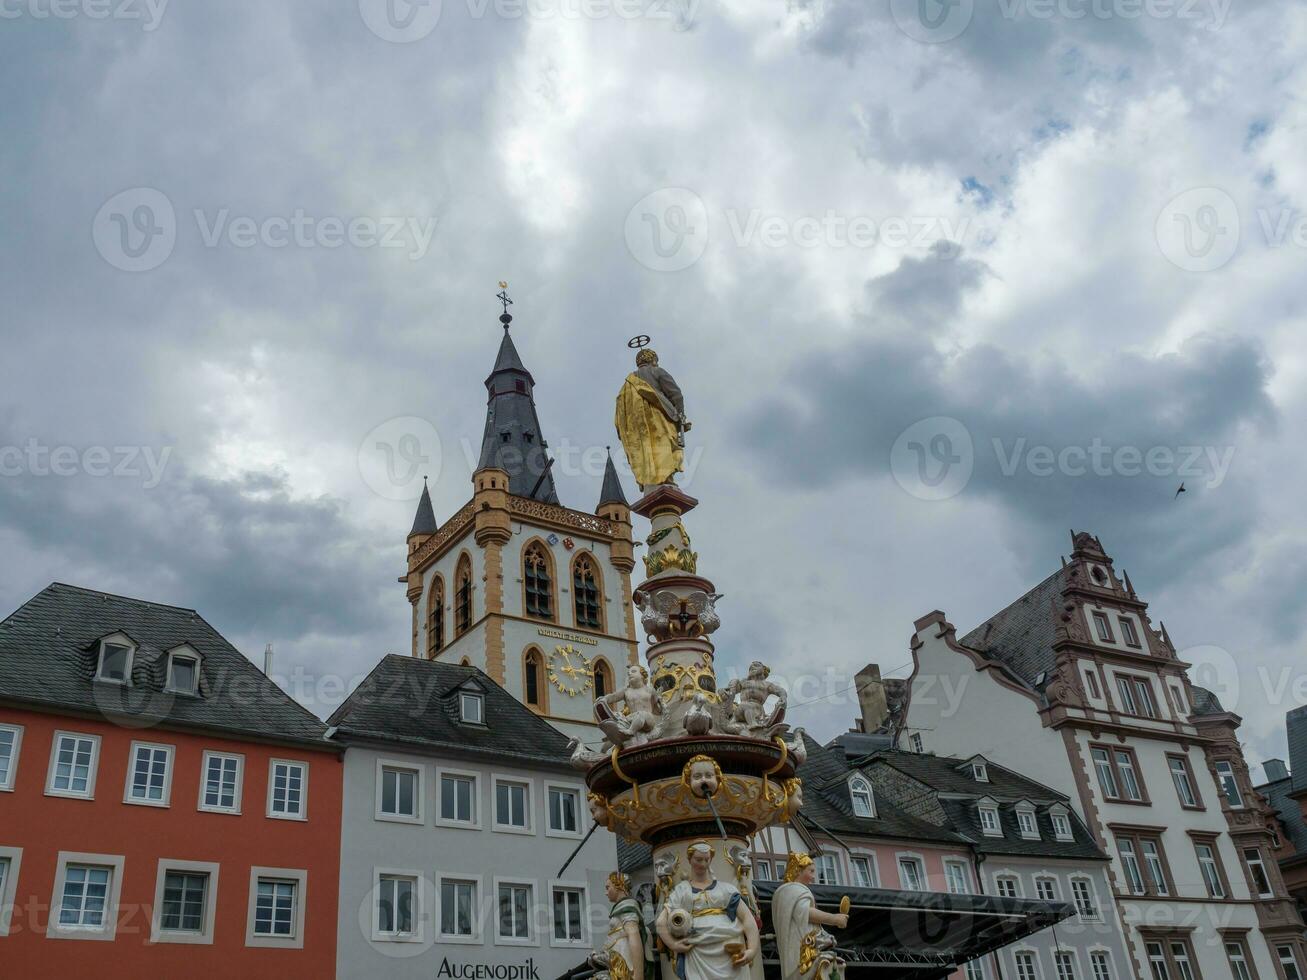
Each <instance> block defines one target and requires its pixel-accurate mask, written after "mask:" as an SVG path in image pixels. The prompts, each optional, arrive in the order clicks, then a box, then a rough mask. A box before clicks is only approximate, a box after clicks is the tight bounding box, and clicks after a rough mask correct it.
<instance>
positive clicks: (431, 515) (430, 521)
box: [408, 477, 438, 538]
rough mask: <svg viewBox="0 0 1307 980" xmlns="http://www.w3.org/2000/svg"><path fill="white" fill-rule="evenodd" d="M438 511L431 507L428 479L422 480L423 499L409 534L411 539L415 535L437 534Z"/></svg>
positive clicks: (419, 503) (420, 500) (419, 501)
mask: <svg viewBox="0 0 1307 980" xmlns="http://www.w3.org/2000/svg"><path fill="white" fill-rule="evenodd" d="M437 526H438V525H437V524H436V511H435V508H433V507H432V506H431V491H430V490H429V489H428V488H427V478H426V477H423V478H422V497H421V498H420V499H419V500H418V511H417V513H416V514H415V515H414V516H413V530H411V531H409V532H408V536H409V537H410V538H411V537H413V535H415V534H435V533H436V527H437Z"/></svg>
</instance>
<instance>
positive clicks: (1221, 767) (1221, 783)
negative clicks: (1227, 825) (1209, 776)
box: [1212, 759, 1248, 810]
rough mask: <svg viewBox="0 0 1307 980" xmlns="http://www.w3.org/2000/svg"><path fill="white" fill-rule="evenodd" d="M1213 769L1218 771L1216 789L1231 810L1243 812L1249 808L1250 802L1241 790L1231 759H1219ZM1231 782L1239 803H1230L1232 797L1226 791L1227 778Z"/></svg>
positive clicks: (1213, 764)
mask: <svg viewBox="0 0 1307 980" xmlns="http://www.w3.org/2000/svg"><path fill="white" fill-rule="evenodd" d="M1212 768H1213V769H1214V770H1215V771H1216V788H1217V789H1218V790H1219V791H1220V793H1221V799H1222V800H1224V801H1225V805H1226V806H1228V807H1229V808H1230V809H1231V810H1243V809H1245V808H1246V807H1247V806H1248V801H1247V800H1245V799H1244V795H1243V790H1242V789H1240V788H1239V780H1238V778H1237V776H1236V775H1235V771H1234V763H1232V762H1230V760H1229V759H1217V760H1216V761H1215V762H1214V763H1212ZM1227 777H1228V778H1229V780H1230V786H1231V788H1232V789H1233V790H1234V795H1235V798H1236V799H1237V800H1238V801H1239V802H1238V803H1232V802H1230V796H1229V794H1228V793H1227V792H1226V791H1225V781H1226V778H1227Z"/></svg>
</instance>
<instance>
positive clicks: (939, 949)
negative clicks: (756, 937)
mask: <svg viewBox="0 0 1307 980" xmlns="http://www.w3.org/2000/svg"><path fill="white" fill-rule="evenodd" d="M780 884H781V883H780V882H776V881H758V882H754V891H755V892H756V893H757V896H758V901H759V902H760V903H761V905H762V909H763V933H764V935H765V934H768V933H770V932H771V931H772V929H771V921H770V916H771V897H772V893H773V892H775V891H776V889H777V888H778V887H780ZM811 887H812V893H813V896H814V897H815V898H816V899H817V904H818V906H819V907H821V908H823V909H826V910H827V911H832V912H833V911H835V910H836V909H837V908H838V907H839V904H840V898H841V897H843V896H844V895H848V896H849V903H850V904H849V926H848V928H847V929H838V930H831V931H832V934H833V935H834V936H835V940H836V942H837V943H838V947H837V949H838V951H839V953H840V955H841V956H843V957H844V959H845V960H846V961H847V963H848V972H849V973H850V974H861V973H866V972H867V971H870V970H874V971H875V976H876V978H877V980H881V978H884V980H894V978H897V977H904V978H912V980H931V978H935V977H944V976H947V975H948V974H950V973H952V972H953V971H954V970H955V969H957V968H958V967H959V966H961V965H962V964H963V963H966V962H967V961H968V960H974V959H976V958H977V957H980V956H984V955H985V954H986V953H991V952H993V951H994V950H996V949H1001V948H1002V947H1004V946H1006V945H1008V944H1009V943H1013V942H1016V941H1017V940H1018V939H1020V938H1022V937H1023V936H1028V935H1030V934H1031V933H1033V932H1038V931H1039V930H1041V929H1046V928H1048V927H1049V926H1051V925H1053V924H1055V923H1057V922H1061V921H1062V920H1063V919H1065V918H1067V917H1069V916H1071V915H1072V914H1074V910H1073V909H1072V908H1071V906H1070V905H1066V904H1064V903H1062V902H1031V901H1026V900H1023V899H1018V898H999V897H997V896H993V895H949V894H945V893H941V892H900V891H891V890H889V889H885V888H843V887H840V886H837V885H813V886H811ZM762 955H763V965H764V967H765V968H766V973H767V976H768V978H769V980H770V978H773V977H775V978H779V977H780V961H779V959H778V958H777V954H776V944H775V941H774V940H768V941H765V942H764V943H763V949H762Z"/></svg>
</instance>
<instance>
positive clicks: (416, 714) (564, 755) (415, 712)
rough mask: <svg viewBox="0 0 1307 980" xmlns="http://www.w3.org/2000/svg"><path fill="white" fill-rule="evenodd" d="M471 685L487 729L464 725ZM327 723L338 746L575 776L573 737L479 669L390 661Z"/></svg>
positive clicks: (390, 656) (409, 659) (390, 657)
mask: <svg viewBox="0 0 1307 980" xmlns="http://www.w3.org/2000/svg"><path fill="white" fill-rule="evenodd" d="M467 685H474V686H475V687H477V688H479V689H480V690H481V692H482V694H483V695H484V696H485V719H486V724H485V725H469V724H466V723H464V722H462V721H461V720H460V717H459V697H458V693H459V691H460V690H461V689H462V688H464V687H465V686H467ZM327 722H328V724H330V725H332V726H333V727H334V729H335V731H334V732H333V733H332V737H333V738H335V739H343V740H349V739H351V738H353V739H362V740H366V741H372V742H388V743H391V744H394V745H398V746H407V747H409V748H411V749H414V750H419V751H420V750H422V749H434V750H438V751H442V752H452V753H455V754H463V755H475V756H486V757H492V758H496V759H503V760H505V761H516V762H520V763H523V764H527V765H544V766H548V767H551V768H570V763H569V759H570V757H571V749H570V748H569V741H568V739H567V737H566V736H565V735H563V733H562V732H560V731H558V729H556V728H554V727H553V726H552V725H550V724H549V723H548V722H546V721H544V720H543V719H541V718H540V717H538V716H537V715H536V714H535V713H534V712H532V711H531V710H530V709H529V708H527V707H526V705H524V704H522V703H521V702H520V701H518V700H517V699H516V698H514V697H513V696H512V695H511V694H509V693H508V692H507V691H505V690H504V689H503V688H502V687H500V686H499V685H498V684H496V683H495V682H494V681H493V680H491V679H490V677H489V675H487V674H485V673H484V672H482V671H481V670H479V669H478V668H476V667H464V666H462V665H460V664H447V663H441V662H439V661H435V660H424V659H422V658H419V657H403V656H399V655H398V654H393V653H392V654H388V655H386V656H385V657H383V658H382V659H381V661H380V662H379V663H378V664H377V665H376V667H374V668H373V669H372V673H370V674H368V676H367V677H366V678H365V679H364V681H363V683H362V684H360V685H359V686H358V688H356V689H355V691H354V693H352V694H351V695H350V696H349V697H348V698H347V699H346V700H345V703H344V704H342V705H341V706H340V707H339V708H337V709H336V710H335V712H334V713H333V714H332V716H331V717H330V718H329V719H328V720H327Z"/></svg>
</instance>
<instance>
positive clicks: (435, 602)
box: [427, 575, 445, 660]
mask: <svg viewBox="0 0 1307 980" xmlns="http://www.w3.org/2000/svg"><path fill="white" fill-rule="evenodd" d="M444 646H445V580H444V579H443V578H441V577H440V576H439V575H437V576H436V577H435V578H433V579H432V580H431V591H429V592H428V593H427V659H428V660H434V659H436V654H438V653H439V652H440V651H441V650H442V649H443V648H444Z"/></svg>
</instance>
